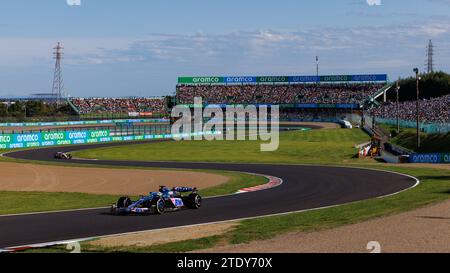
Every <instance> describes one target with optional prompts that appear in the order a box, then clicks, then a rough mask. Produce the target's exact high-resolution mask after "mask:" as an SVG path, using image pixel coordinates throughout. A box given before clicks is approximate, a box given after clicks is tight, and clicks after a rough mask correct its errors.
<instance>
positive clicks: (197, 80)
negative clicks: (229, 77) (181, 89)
mask: <svg viewBox="0 0 450 273" xmlns="http://www.w3.org/2000/svg"><path fill="white" fill-rule="evenodd" d="M178 83H179V84H214V83H225V78H224V77H180V78H178Z"/></svg>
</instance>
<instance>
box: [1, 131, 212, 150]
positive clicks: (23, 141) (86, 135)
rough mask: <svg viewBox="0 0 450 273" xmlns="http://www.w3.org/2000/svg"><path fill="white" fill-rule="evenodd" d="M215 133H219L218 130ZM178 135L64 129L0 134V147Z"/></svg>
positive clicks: (38, 145) (27, 146)
mask: <svg viewBox="0 0 450 273" xmlns="http://www.w3.org/2000/svg"><path fill="white" fill-rule="evenodd" d="M203 134H216V133H212V132H207V133H203V132H200V133H191V134H188V135H187V136H195V135H203ZM217 134H220V132H218V133H217ZM178 136H180V135H179V134H178V135H177V134H175V135H172V134H163V135H161V134H159V135H156V134H155V135H128V136H114V135H113V134H112V133H111V131H110V130H96V131H64V132H51V133H47V132H46V133H30V134H5V135H1V134H0V149H18V148H32V147H48V146H59V145H74V144H86V143H100V142H102V143H103V142H113V141H135V140H146V139H171V138H174V137H178Z"/></svg>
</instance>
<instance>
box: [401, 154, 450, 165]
mask: <svg viewBox="0 0 450 273" xmlns="http://www.w3.org/2000/svg"><path fill="white" fill-rule="evenodd" d="M409 162H410V163H432V164H438V163H450V154H449V153H431V154H413V155H410V156H409Z"/></svg>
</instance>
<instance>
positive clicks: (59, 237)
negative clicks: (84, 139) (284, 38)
mask: <svg viewBox="0 0 450 273" xmlns="http://www.w3.org/2000/svg"><path fill="white" fill-rule="evenodd" d="M125 144H127V145H129V144H130V143H112V144H111V143H110V144H94V145H80V146H67V147H63V148H61V147H57V148H44V149H35V150H27V151H18V152H13V153H9V154H7V156H8V157H13V158H18V159H27V160H40V161H55V159H54V158H53V156H54V154H55V152H58V151H62V152H68V151H76V150H82V149H92V148H98V147H106V146H117V145H125ZM67 162H68V163H82V164H92V165H94V164H99V165H110V166H122V167H123V166H138V167H161V168H175V169H214V170H227V171H239V172H250V173H257V174H263V175H270V176H276V177H279V178H282V179H283V181H284V183H283V184H282V185H281V186H279V187H276V188H273V189H270V190H264V191H260V192H252V193H246V194H239V195H230V196H225V197H217V198H211V199H205V200H204V202H203V206H202V208H201V209H199V210H186V211H181V212H173V213H166V214H164V215H148V216H114V215H110V214H109V209H92V210H82V211H71V212H58V213H44V214H30V215H19V216H4V217H0V249H1V248H5V247H13V246H22V245H30V244H40V243H47V242H57V241H64V240H71V239H81V238H89V237H96V236H102V235H111V234H118V233H126V232H135V231H143V230H151V229H159V228H168V227H175V226H183V225H193V224H201V223H208V222H216V221H224V220H231V219H238V218H245V217H255V216H264V215H269V214H276V213H284V212H292V211H298V210H305V209H312V208H319V207H324V206H332V205H338V204H344V203H348V202H353V201H359V200H364V199H369V198H375V197H380V196H384V195H389V194H392V193H396V192H399V191H402V190H405V189H408V188H410V187H412V186H414V185H415V184H416V182H417V181H416V180H415V179H413V178H411V177H407V176H403V175H399V174H395V173H388V172H381V171H374V170H366V169H354V168H340V167H323V166H295V165H265V164H218V163H211V164H209V163H175V162H174V163H169V162H130V161H104V160H98V161H92V160H89V161H86V160H71V161H67ZM105 171H107V169H106V170H105ZM92 183H95V181H92ZM162 183H163V182H162ZM154 190H156V189H149V191H154ZM143 194H145V193H143ZM115 201H116V200H111V204H112V203H114V202H115ZM108 205H110V204H105V206H108Z"/></svg>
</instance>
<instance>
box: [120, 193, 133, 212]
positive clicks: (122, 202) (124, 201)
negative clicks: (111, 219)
mask: <svg viewBox="0 0 450 273" xmlns="http://www.w3.org/2000/svg"><path fill="white" fill-rule="evenodd" d="M131 204H132V202H131V199H130V198H129V197H126V196H123V197H120V198H119V200H118V201H117V208H119V209H120V208H126V207H128V206H130V205H131Z"/></svg>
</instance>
